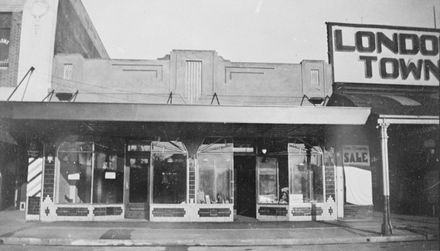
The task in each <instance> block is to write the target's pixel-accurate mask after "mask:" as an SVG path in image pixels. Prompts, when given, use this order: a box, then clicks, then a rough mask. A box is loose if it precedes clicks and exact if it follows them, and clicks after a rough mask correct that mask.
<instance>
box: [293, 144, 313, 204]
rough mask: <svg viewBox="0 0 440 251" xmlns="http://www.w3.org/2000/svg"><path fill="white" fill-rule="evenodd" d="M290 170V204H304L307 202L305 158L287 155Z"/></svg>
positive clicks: (304, 155) (307, 187) (307, 186)
mask: <svg viewBox="0 0 440 251" xmlns="http://www.w3.org/2000/svg"><path fill="white" fill-rule="evenodd" d="M289 166H290V167H291V170H290V181H291V184H290V194H292V195H291V198H290V199H291V201H292V202H305V201H308V200H309V190H310V187H309V182H308V180H309V178H308V175H309V173H308V170H307V156H306V153H305V152H304V154H303V155H289Z"/></svg>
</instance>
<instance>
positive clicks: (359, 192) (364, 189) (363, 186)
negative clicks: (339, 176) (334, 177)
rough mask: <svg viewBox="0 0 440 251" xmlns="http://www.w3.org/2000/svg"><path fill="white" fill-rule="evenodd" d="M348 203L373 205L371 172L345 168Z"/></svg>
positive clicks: (349, 167)
mask: <svg viewBox="0 0 440 251" xmlns="http://www.w3.org/2000/svg"><path fill="white" fill-rule="evenodd" d="M344 173H345V189H346V196H347V198H346V201H347V202H348V203H352V204H355V205H363V206H366V205H373V192H372V190H373V189H372V185H371V171H368V170H364V169H360V168H357V167H353V166H345V167H344Z"/></svg>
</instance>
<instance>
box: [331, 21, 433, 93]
mask: <svg viewBox="0 0 440 251" xmlns="http://www.w3.org/2000/svg"><path fill="white" fill-rule="evenodd" d="M327 29H328V33H329V34H328V35H329V40H328V43H329V53H330V54H329V55H330V63H331V64H332V65H333V78H334V82H335V83H367V84H399V85H424V86H438V85H439V81H440V60H439V57H440V53H439V50H440V30H436V29H422V28H408V27H393V26H378V25H358V24H340V23H328V24H327Z"/></svg>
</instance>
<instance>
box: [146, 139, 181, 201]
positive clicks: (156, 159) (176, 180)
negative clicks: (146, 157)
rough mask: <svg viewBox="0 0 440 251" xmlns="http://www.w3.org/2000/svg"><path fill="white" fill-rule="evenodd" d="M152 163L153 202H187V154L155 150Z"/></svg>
mask: <svg viewBox="0 0 440 251" xmlns="http://www.w3.org/2000/svg"><path fill="white" fill-rule="evenodd" d="M167 147H171V146H169V145H168V146H167ZM167 149H169V148H167ZM151 164H152V168H153V203H168V204H178V203H183V202H185V201H186V168H187V166H186V154H183V153H172V152H167V151H163V152H153V153H152V163H151Z"/></svg>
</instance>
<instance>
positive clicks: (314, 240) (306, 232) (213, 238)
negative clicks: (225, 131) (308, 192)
mask: <svg viewBox="0 0 440 251" xmlns="http://www.w3.org/2000/svg"><path fill="white" fill-rule="evenodd" d="M391 221H392V225H393V235H391V236H382V235H381V233H380V229H381V223H382V215H381V214H380V213H374V215H373V216H372V217H370V218H366V219H345V220H339V221H331V222H318V221H313V222H258V221H255V220H252V219H251V220H249V219H246V218H241V219H239V220H238V221H235V222H233V223H156V222H147V221H133V220H127V221H114V222H52V223H46V222H26V221H25V220H24V213H23V212H21V211H16V210H5V211H0V243H1V244H5V245H45V246H48V245H53V246H205V247H207V246H228V247H233V246H237V247H238V246H274V245H279V246H286V245H318V244H353V243H379V242H405V241H429V240H435V239H437V238H438V236H439V234H438V233H439V232H438V218H434V217H421V216H408V215H392V216H391Z"/></svg>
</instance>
